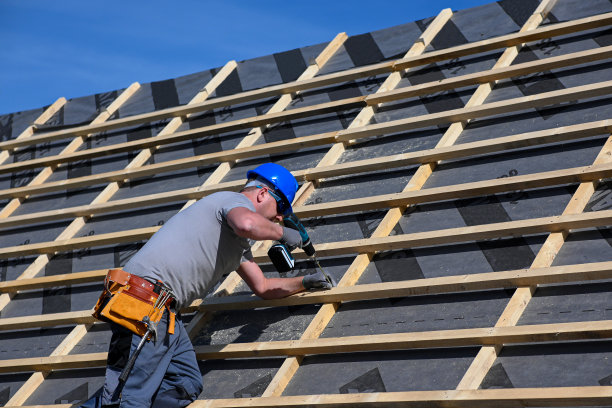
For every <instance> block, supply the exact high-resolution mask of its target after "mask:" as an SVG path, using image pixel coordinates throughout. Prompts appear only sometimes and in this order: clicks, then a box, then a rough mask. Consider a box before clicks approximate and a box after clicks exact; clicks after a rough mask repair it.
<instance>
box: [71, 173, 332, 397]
mask: <svg viewBox="0 0 612 408" xmlns="http://www.w3.org/2000/svg"><path fill="white" fill-rule="evenodd" d="M247 179H248V181H247V183H246V185H245V187H244V189H243V190H242V191H241V192H240V193H235V192H219V193H215V194H211V195H209V196H207V197H205V198H203V199H201V200H199V201H198V202H196V203H195V204H193V205H192V206H190V207H189V208H187V209H185V210H184V211H181V212H179V213H178V214H176V215H174V216H173V217H172V218H170V219H169V220H168V222H166V223H165V224H164V226H163V227H162V228H161V229H160V230H159V231H158V232H157V233H156V234H155V235H153V237H152V238H151V239H150V240H149V241H148V242H147V243H146V244H145V245H144V246H143V247H142V249H141V250H140V251H138V253H136V255H134V256H133V257H132V258H131V259H130V260H129V261H128V263H127V264H126V265H125V266H124V268H123V270H113V271H114V273H115V274H116V273H120V274H121V275H120V276H121V277H120V278H116V277H113V276H110V275H111V271H109V275H108V276H107V281H108V279H111V281H112V282H115V281H120V280H121V279H125V282H128V280H129V285H128V286H126V287H127V288H130V290H131V291H135V290H136V289H138V291H140V292H142V290H149V289H150V290H151V291H155V287H157V288H159V285H163V287H165V288H169V290H171V292H170V293H172V296H171V297H170V298H169V299H168V301H167V302H165V305H167V306H168V307H167V310H166V311H165V312H163V316H162V318H161V320H160V321H159V323H158V325H157V330H156V332H157V336H156V338H155V339H154V340H150V341H148V342H146V343H145V344H144V346H143V347H142V350H141V353H140V355H139V356H138V357H137V358H136V360H135V364H134V367H133V369H132V371H131V373H130V374H129V376H128V377H127V380H126V381H125V383H121V385H120V386H118V385H119V384H120V382H119V375H120V373H121V371H122V370H123V368H124V366H125V365H126V361H127V360H128V358H129V355H130V352H133V351H134V350H135V348H136V347H137V345H138V343H139V342H140V340H141V336H140V335H138V334H135V333H134V332H133V331H131V330H129V329H128V328H126V327H127V326H126V327H124V325H121V323H122V322H123V321H122V320H121V317H119V318H118V320H113V322H112V323H111V329H112V333H113V334H112V338H111V342H110V347H109V353H108V361H107V369H106V378H105V384H104V387H103V389H102V390H101V391H100V392H99V393H98V394H97V395H96V396H94V397H93V398H92V399H90V400H89V401H87V402H86V403H85V404H84V405H82V406H83V407H165V408H169V407H184V406H187V405H188V404H189V403H191V402H192V401H194V400H195V399H196V398H197V397H198V395H199V394H200V393H201V392H202V388H203V385H202V375H201V373H200V370H199V368H198V363H197V360H196V355H195V352H194V349H193V345H192V344H191V341H190V339H189V337H188V335H187V333H186V331H185V328H184V326H183V324H182V323H181V319H180V316H176V319H175V318H174V313H173V312H175V311H178V310H180V308H181V307H183V306H187V305H189V304H190V303H191V302H192V301H193V300H195V299H197V298H201V297H204V296H205V295H206V293H207V292H209V290H210V289H211V288H212V287H213V286H214V285H215V284H216V283H217V282H218V281H220V280H221V279H222V277H223V276H224V275H226V274H228V273H229V272H231V271H233V270H236V271H237V272H238V274H239V275H240V276H241V277H242V279H244V281H245V282H246V283H247V285H248V286H249V287H250V288H251V290H252V291H253V292H254V293H255V294H256V295H258V296H260V297H262V298H265V299H271V298H281V297H285V296H288V295H291V294H293V293H296V292H299V291H302V290H304V289H329V288H331V287H332V285H333V283H330V282H329V281H328V280H327V279H326V277H325V276H324V274H323V273H321V272H319V271H318V272H316V273H313V274H311V275H306V276H304V277H293V278H267V277H265V276H264V274H263V273H262V271H261V269H260V268H259V266H258V265H257V264H256V263H255V262H254V261H253V256H252V254H251V249H250V247H251V244H252V243H253V242H254V240H278V241H280V242H281V243H283V244H285V245H286V246H287V247H289V248H296V247H301V246H302V238H301V236H300V233H299V232H298V231H296V230H294V229H290V228H286V227H283V226H281V225H280V224H278V222H279V221H281V220H282V219H283V216H284V215H289V214H291V213H292V208H291V202H292V201H293V198H294V197H295V193H296V191H297V188H298V184H297V181H296V180H295V178H294V177H293V175H292V174H291V173H290V172H289V171H288V170H287V169H285V168H284V167H282V166H280V165H278V164H275V163H266V164H262V165H260V166H258V167H257V168H255V169H254V170H252V171H249V172H248V173H247ZM109 276H110V278H109ZM114 276H117V275H114ZM125 282H123V283H125ZM156 285H157V286H156ZM128 292H129V291H128ZM143 293H144V292H143ZM103 295H104V293H103ZM113 296H116V293H115V294H109V298H110V299H112V297H113ZM134 296H136V297H138V296H140V295H139V294H138V293H136V292H134ZM134 296H131V297H124V298H125V299H127V301H128V303H126V304H128V305H130V304H131V303H129V302H133V301H134V298H135V297H134ZM147 296H148V295H147ZM153 296H155V295H153ZM145 297H146V296H145ZM101 299H103V296H101ZM116 300H117V301H118V300H119V298H117V299H116ZM108 304H111V301H108V299H106V300H104V301H103V302H102V305H101V307H105V305H108ZM113 304H114V305H116V304H118V302H114V303H113ZM135 307H136V306H135ZM149 307H150V306H149ZM123 309H127V312H126V311H125V310H123V311H122V310H119V309H118V308H117V310H116V312H117V313H119V314H121V313H124V314H125V315H126V316H127V315H128V314H129V313H130V307H125V306H124V307H123ZM109 315H113V314H112V313H109ZM113 316H115V317H117V316H116V313H115V314H114V315H113ZM126 320H127V318H126ZM172 326H174V327H172ZM169 331H170V332H173V334H169V333H168V332H169ZM119 389H121V391H120V392H119V391H118V390H119Z"/></svg>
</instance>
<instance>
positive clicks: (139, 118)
mask: <svg viewBox="0 0 612 408" xmlns="http://www.w3.org/2000/svg"><path fill="white" fill-rule="evenodd" d="M611 23H612V13H606V14H602V15H598V16H592V17H586V18H583V19H578V20H573V21H569V22H565V23H559V24H554V25H550V26H547V27H541V28H537V29H535V30H530V31H527V32H518V33H514V34H508V35H504V36H500V37H496V38H491V39H487V40H483V41H478V42H473V43H469V44H466V45H461V46H457V47H451V48H446V49H443V50H437V51H432V52H428V53H425V54H422V55H419V56H416V57H410V58H404V59H401V60H397V61H389V62H383V63H378V64H374V65H371V66H366V67H360V68H355V69H351V70H346V71H342V72H339V73H334V74H328V75H322V76H319V77H316V78H312V79H310V80H306V81H300V82H293V83H289V84H282V85H277V86H274V87H268V88H263V89H260V90H256V91H249V92H243V93H240V94H237V95H231V96H228V97H223V98H215V99H211V100H210V101H207V102H203V103H202V104H196V105H193V106H179V107H174V108H168V109H164V110H159V111H155V112H151V113H146V114H141V115H134V116H130V117H127V118H122V119H116V120H113V121H108V122H107V123H104V124H100V125H93V126H92V125H89V126H81V127H78V128H73V129H69V130H63V131H57V132H48V133H46V134H40V135H38V136H33V137H30V138H28V140H27V141H26V140H20V141H17V140H9V141H5V142H1V143H0V149H13V148H16V147H22V146H28V145H32V144H36V143H42V142H47V141H51V140H59V139H62V138H66V137H69V136H76V135H87V134H91V133H96V132H101V131H104V130H111V129H118V128H122V127H127V126H132V125H135V124H140V123H145V122H151V121H155V120H160V119H165V118H169V117H174V116H183V115H187V114H191V113H196V112H202V111H205V110H210V109H213V108H218V107H221V106H228V105H232V104H236V103H244V102H247V101H252V100H256V99H261V98H265V97H269V96H275V95H281V94H284V93H291V92H295V91H298V90H305V89H312V88H316V87H321V86H326V85H331V84H335V83H338V82H345V81H349V80H352V79H357V78H364V77H368V76H372V75H377V74H383V73H389V72H392V71H401V70H405V69H407V68H410V67H416V66H420V65H426V64H430V63H432V62H438V61H444V60H447V59H452V58H458V57H461V56H466V55H471V54H476V53H481V52H485V51H491V50H495V49H498V48H502V47H510V46H513V45H518V44H521V43H525V42H529V41H536V40H540V39H543V38H550V37H553V36H558V35H563V34H569V33H575V32H580V31H584V30H589V29H593V28H598V27H604V26H607V25H610V24H611Z"/></svg>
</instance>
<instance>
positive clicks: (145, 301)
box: [93, 269, 174, 337]
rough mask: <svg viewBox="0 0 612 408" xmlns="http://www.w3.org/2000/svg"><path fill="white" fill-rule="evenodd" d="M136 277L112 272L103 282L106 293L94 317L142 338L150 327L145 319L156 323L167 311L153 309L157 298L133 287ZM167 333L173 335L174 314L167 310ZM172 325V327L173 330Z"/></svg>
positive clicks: (100, 299)
mask: <svg viewBox="0 0 612 408" xmlns="http://www.w3.org/2000/svg"><path fill="white" fill-rule="evenodd" d="M133 280H134V277H133V276H131V275H130V274H128V273H127V272H125V271H123V270H121V269H111V270H110V271H109V272H108V274H107V275H106V278H105V280H104V290H103V291H102V294H101V295H100V298H99V299H98V302H97V303H96V306H95V307H94V313H93V316H94V317H95V318H96V319H98V320H101V321H105V322H114V323H117V324H119V325H120V326H123V327H125V328H126V329H128V330H130V331H132V332H133V333H135V334H137V335H139V336H141V337H142V336H143V335H144V334H145V333H146V332H147V326H146V325H145V324H144V323H143V322H142V320H143V318H144V317H145V316H149V319H150V320H151V322H153V323H157V322H159V321H160V320H161V318H162V315H163V312H164V308H159V309H154V308H153V304H154V303H155V299H156V298H157V296H156V295H155V294H154V293H152V292H151V291H148V290H146V289H144V288H142V287H141V286H136V285H134V284H133V282H132V281H133ZM168 313H169V314H170V316H169V320H170V322H171V323H172V324H169V325H168V333H170V334H173V333H174V313H173V312H171V311H170V310H168ZM171 326H172V327H171Z"/></svg>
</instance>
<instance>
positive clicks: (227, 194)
mask: <svg viewBox="0 0 612 408" xmlns="http://www.w3.org/2000/svg"><path fill="white" fill-rule="evenodd" d="M200 202H201V203H200V204H201V205H202V206H213V207H217V208H225V209H226V211H229V209H231V208H234V207H246V208H249V209H251V210H255V207H254V206H253V203H252V202H251V200H249V199H248V198H247V197H246V196H245V195H244V194H241V193H237V192H234V191H219V192H216V193H213V194H211V195H208V196H206V197H204V198H202V199H201V200H200Z"/></svg>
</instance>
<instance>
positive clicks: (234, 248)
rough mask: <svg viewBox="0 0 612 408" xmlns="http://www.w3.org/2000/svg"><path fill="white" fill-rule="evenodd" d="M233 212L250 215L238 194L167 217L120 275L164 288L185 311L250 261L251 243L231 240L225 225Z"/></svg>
mask: <svg viewBox="0 0 612 408" xmlns="http://www.w3.org/2000/svg"><path fill="white" fill-rule="evenodd" d="M236 207H246V208H248V209H249V210H251V211H255V207H254V206H253V203H252V202H251V200H249V199H248V198H247V197H246V196H244V195H243V194H240V193H233V192H229V191H225V192H220V193H215V194H211V195H209V196H207V197H204V198H203V199H201V200H199V201H198V202H196V203H195V204H193V205H192V206H190V207H189V208H187V209H185V210H184V211H181V212H180V213H178V214H176V215H174V216H173V217H171V218H170V219H169V220H168V222H166V223H165V224H164V226H163V227H162V228H161V229H160V230H159V231H157V233H155V235H153V237H151V239H149V241H148V242H147V243H146V244H145V245H144V246H143V247H142V249H141V250H140V251H138V253H137V254H136V255H134V256H133V257H132V258H131V259H130V260H129V261H128V263H127V264H126V265H125V267H124V268H123V269H124V270H125V271H127V272H129V273H133V274H135V275H138V276H141V277H143V278H149V279H153V280H158V279H159V280H161V281H162V282H165V283H166V284H167V285H169V286H170V287H171V288H172V290H173V292H174V293H175V295H176V298H177V302H178V304H179V307H182V306H187V305H188V304H190V303H191V302H192V301H193V300H194V299H197V298H201V297H203V296H205V295H206V293H207V292H208V291H209V290H210V289H211V288H212V287H213V286H214V285H215V284H216V283H217V282H218V281H219V280H220V279H221V278H222V277H223V275H225V274H227V273H229V272H232V271H234V270H236V268H238V266H239V265H240V263H241V262H243V261H245V260H247V259H252V257H253V256H252V254H251V242H252V241H250V240H249V239H247V238H242V237H239V236H238V235H236V233H235V232H234V230H233V229H232V228H231V227H230V226H229V224H228V223H227V220H226V216H227V213H228V212H229V211H230V210H231V209H232V208H236Z"/></svg>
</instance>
